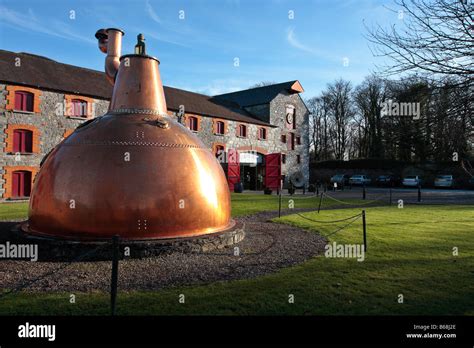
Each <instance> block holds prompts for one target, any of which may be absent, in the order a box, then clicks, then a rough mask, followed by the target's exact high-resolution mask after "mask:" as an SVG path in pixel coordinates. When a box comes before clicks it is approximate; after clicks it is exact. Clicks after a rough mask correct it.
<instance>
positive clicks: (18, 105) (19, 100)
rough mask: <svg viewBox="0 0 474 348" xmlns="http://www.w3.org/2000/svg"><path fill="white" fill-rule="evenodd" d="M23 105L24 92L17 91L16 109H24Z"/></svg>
mask: <svg viewBox="0 0 474 348" xmlns="http://www.w3.org/2000/svg"><path fill="white" fill-rule="evenodd" d="M22 107H23V94H22V93H21V92H15V110H22Z"/></svg>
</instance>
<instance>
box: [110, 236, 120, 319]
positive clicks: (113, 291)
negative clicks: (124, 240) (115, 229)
mask: <svg viewBox="0 0 474 348" xmlns="http://www.w3.org/2000/svg"><path fill="white" fill-rule="evenodd" d="M112 248H113V250H112V251H113V254H112V280H111V283H110V307H111V313H112V315H115V302H116V299H117V281H118V262H119V236H117V235H115V236H113V237H112Z"/></svg>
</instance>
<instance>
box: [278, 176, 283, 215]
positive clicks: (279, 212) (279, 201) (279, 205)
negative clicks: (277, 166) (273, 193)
mask: <svg viewBox="0 0 474 348" xmlns="http://www.w3.org/2000/svg"><path fill="white" fill-rule="evenodd" d="M281 191H282V181H281V179H280V192H279V194H278V217H281Z"/></svg>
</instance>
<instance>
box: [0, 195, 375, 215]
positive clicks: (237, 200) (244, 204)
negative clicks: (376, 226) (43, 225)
mask: <svg viewBox="0 0 474 348" xmlns="http://www.w3.org/2000/svg"><path fill="white" fill-rule="evenodd" d="M231 199H232V216H242V215H250V214H255V213H258V212H262V211H268V210H278V196H277V195H275V194H273V195H262V194H252V193H249V194H247V193H245V194H239V193H232V196H231ZM290 200H292V201H293V203H292V204H293V206H294V208H315V209H316V208H317V207H318V205H319V197H317V196H314V195H312V194H308V195H306V196H301V195H299V196H293V197H290V196H283V197H282V209H283V210H287V209H288V207H289V204H290V202H289V201H290ZM346 201H348V202H349V201H350V202H351V203H354V204H356V203H363V202H367V201H362V200H355V199H351V200H346ZM336 204H337V203H336V202H335V201H332V200H329V199H323V201H322V203H321V207H322V208H328V207H332V206H335V205H336ZM27 216H28V203H27V202H21V203H0V221H2V220H4V221H5V220H19V219H26V218H27Z"/></svg>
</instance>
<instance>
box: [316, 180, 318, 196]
mask: <svg viewBox="0 0 474 348" xmlns="http://www.w3.org/2000/svg"><path fill="white" fill-rule="evenodd" d="M316 195H317V196H319V183H318V185H317V186H316Z"/></svg>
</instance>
